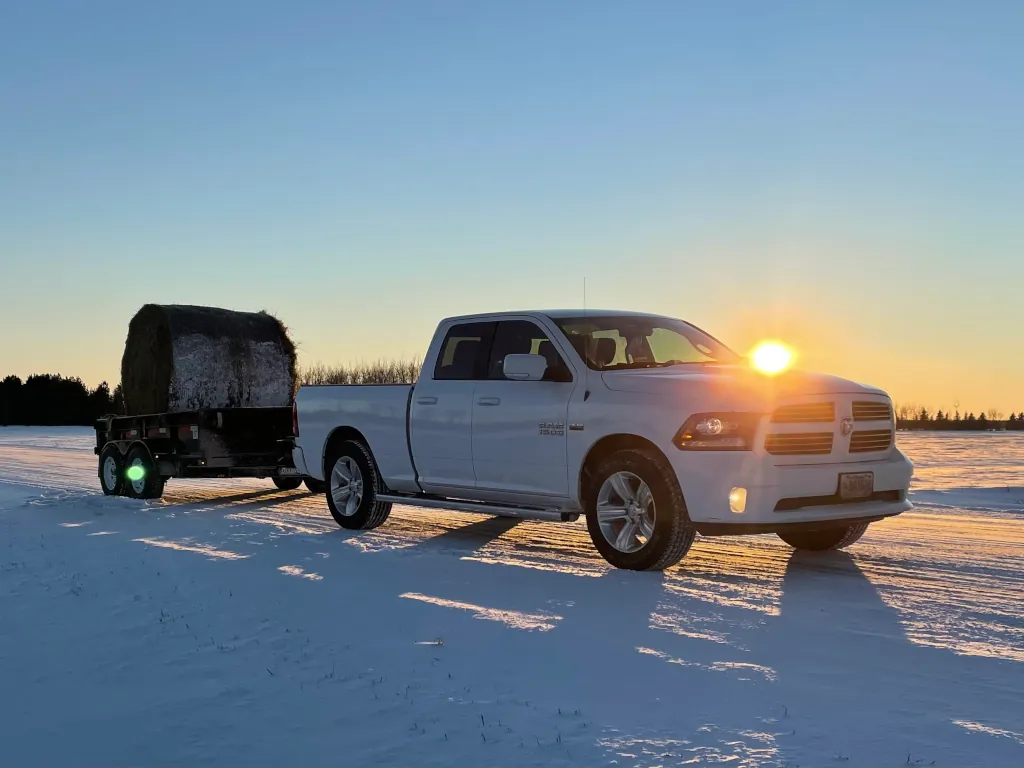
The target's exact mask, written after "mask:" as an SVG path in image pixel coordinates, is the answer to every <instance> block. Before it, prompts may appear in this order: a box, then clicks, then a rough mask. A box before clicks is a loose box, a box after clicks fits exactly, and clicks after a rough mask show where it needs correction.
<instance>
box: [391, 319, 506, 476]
mask: <svg viewBox="0 0 1024 768" xmlns="http://www.w3.org/2000/svg"><path fill="white" fill-rule="evenodd" d="M494 326H495V323H493V322H491V323H459V324H456V325H452V326H451V327H450V328H448V330H447V332H446V333H445V336H444V339H443V341H442V343H441V345H440V347H439V348H438V349H437V357H436V363H435V365H434V370H433V372H432V374H431V376H430V377H429V378H428V377H426V376H423V377H422V378H421V379H420V380H419V381H418V382H417V383H416V387H415V389H414V390H413V394H412V404H411V411H410V416H409V440H410V446H411V449H412V456H413V461H414V462H415V465H416V471H417V473H418V476H419V484H420V487H421V488H423V490H424V491H427V492H428V493H442V494H443V493H446V492H450V491H456V492H457V491H459V490H464V489H470V488H473V487H474V485H475V483H476V476H475V474H474V472H473V433H472V420H473V391H474V389H475V388H476V385H477V379H478V378H480V377H481V376H482V375H483V373H484V371H485V367H486V364H487V353H488V350H489V349H490V345H491V339H492V337H493V335H494Z"/></svg>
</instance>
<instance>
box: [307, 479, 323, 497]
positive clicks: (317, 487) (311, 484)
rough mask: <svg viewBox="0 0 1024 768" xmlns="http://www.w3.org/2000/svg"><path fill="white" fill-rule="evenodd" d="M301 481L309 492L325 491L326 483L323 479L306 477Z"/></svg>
mask: <svg viewBox="0 0 1024 768" xmlns="http://www.w3.org/2000/svg"><path fill="white" fill-rule="evenodd" d="M303 482H305V484H306V490H307V491H309V492H310V493H327V483H325V482H324V481H323V480H316V479H314V478H312V477H307V478H306V479H305V480H304V481H303Z"/></svg>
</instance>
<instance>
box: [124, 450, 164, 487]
mask: <svg viewBox="0 0 1024 768" xmlns="http://www.w3.org/2000/svg"><path fill="white" fill-rule="evenodd" d="M124 477H125V490H126V491H127V493H128V495H129V496H130V497H131V498H133V499H159V498H160V497H161V496H163V495H164V479H163V478H162V477H160V470H159V469H158V468H157V466H156V462H155V461H153V457H152V456H151V455H150V453H149V449H147V448H146V446H144V445H140V444H136V445H133V446H132V447H131V448H130V449H129V450H128V455H127V456H125V459H124Z"/></svg>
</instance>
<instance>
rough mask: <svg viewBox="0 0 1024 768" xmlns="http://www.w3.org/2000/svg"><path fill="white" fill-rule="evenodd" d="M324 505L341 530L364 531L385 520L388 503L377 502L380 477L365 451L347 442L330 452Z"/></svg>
mask: <svg viewBox="0 0 1024 768" xmlns="http://www.w3.org/2000/svg"><path fill="white" fill-rule="evenodd" d="M325 469H326V470H327V471H326V477H327V506H328V507H329V508H330V510H331V517H333V518H334V520H335V522H337V523H338V525H340V526H341V527H342V528H348V529H350V530H368V529H370V528H376V527H377V526H378V525H381V524H382V523H383V522H384V521H385V520H387V519H388V515H390V514H391V504H389V503H386V502H380V501H377V493H378V492H379V491H380V488H381V482H380V475H379V474H378V473H377V467H376V466H375V465H374V463H373V458H372V457H371V456H370V451H369V449H368V448H367V447H366V446H365V445H363V444H362V443H359V442H356V441H353V440H349V441H346V442H344V443H341V444H340V445H339V446H337V448H335V449H333V450H332V451H331V453H330V454H329V455H328V457H327V462H326V466H325Z"/></svg>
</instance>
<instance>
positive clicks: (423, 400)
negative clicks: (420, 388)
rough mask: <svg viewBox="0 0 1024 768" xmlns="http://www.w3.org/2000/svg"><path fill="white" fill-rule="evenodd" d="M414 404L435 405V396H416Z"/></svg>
mask: <svg viewBox="0 0 1024 768" xmlns="http://www.w3.org/2000/svg"><path fill="white" fill-rule="evenodd" d="M416 404H417V405H437V398H436V397H417V398H416Z"/></svg>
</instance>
